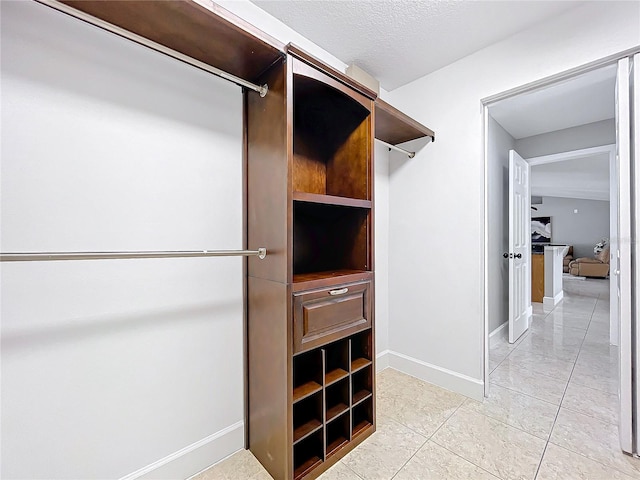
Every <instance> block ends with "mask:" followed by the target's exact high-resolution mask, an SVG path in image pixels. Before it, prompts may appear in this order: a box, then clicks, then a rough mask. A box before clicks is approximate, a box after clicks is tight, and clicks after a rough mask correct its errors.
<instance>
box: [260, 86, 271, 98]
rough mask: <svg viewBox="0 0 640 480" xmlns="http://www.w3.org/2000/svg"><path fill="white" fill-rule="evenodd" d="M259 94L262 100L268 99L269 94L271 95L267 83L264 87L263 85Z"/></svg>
mask: <svg viewBox="0 0 640 480" xmlns="http://www.w3.org/2000/svg"><path fill="white" fill-rule="evenodd" d="M258 93H260V97H261V98H264V97H266V96H267V93H269V85H267V84H266V83H265V84H264V85H261V86H260V89H259V90H258Z"/></svg>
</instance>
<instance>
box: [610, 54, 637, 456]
mask: <svg viewBox="0 0 640 480" xmlns="http://www.w3.org/2000/svg"><path fill="white" fill-rule="evenodd" d="M630 69H631V65H630V62H629V59H628V58H623V59H622V60H620V61H619V62H618V76H617V79H616V150H617V152H616V163H617V171H618V245H617V247H618V251H617V252H616V255H615V256H614V259H616V260H617V261H616V262H615V264H614V268H615V270H614V271H613V274H614V275H617V276H618V291H617V298H616V299H613V298H612V299H610V300H611V301H612V302H613V301H616V300H617V302H618V315H619V316H620V323H619V326H620V333H619V343H618V345H619V347H620V357H619V362H618V367H619V374H620V383H619V385H618V398H619V402H620V424H619V433H620V446H621V447H622V450H624V451H625V452H628V453H633V422H634V418H633V417H634V412H633V387H634V385H633V377H632V363H631V362H632V348H633V345H632V336H631V248H632V244H631V122H630V83H629V74H630Z"/></svg>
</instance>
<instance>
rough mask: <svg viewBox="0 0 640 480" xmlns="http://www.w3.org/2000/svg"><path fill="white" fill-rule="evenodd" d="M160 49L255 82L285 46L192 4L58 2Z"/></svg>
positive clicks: (227, 15) (178, 0)
mask: <svg viewBox="0 0 640 480" xmlns="http://www.w3.org/2000/svg"><path fill="white" fill-rule="evenodd" d="M60 3H63V4H65V5H68V6H69V7H72V8H73V9H75V10H79V11H80V12H83V13H86V14H88V15H90V16H92V17H95V18H97V19H99V20H102V21H104V22H107V23H109V24H111V25H115V26H116V27H119V28H121V29H124V30H126V31H128V32H132V33H134V34H136V35H139V36H141V37H143V38H145V39H147V40H151V41H153V42H155V43H157V44H160V45H162V46H163V47H167V48H170V49H171V50H174V51H176V52H179V53H181V54H183V55H186V56H188V57H191V58H194V59H196V60H199V61H200V62H203V63H206V64H207V65H211V66H213V67H216V68H219V69H220V70H224V71H225V72H228V73H231V74H232V75H235V76H237V77H240V78H243V79H245V80H249V81H255V80H256V79H257V78H258V77H259V76H260V74H262V73H263V72H264V71H265V70H266V69H267V68H268V67H269V66H271V65H273V64H274V63H275V62H276V61H277V60H279V59H281V58H284V44H282V43H280V42H279V41H277V40H275V39H274V38H271V37H270V36H269V35H267V34H266V33H264V32H262V31H260V30H259V29H257V28H255V27H254V26H253V25H251V24H249V23H247V22H245V21H244V20H242V19H240V18H238V17H236V16H235V15H233V14H232V13H231V12H229V11H227V10H225V9H224V8H222V7H220V6H218V5H216V4H215V3H213V2H211V3H209V4H208V5H209V6H208V7H204V6H203V5H200V4H199V3H196V2H195V1H191V0H162V1H148V0H122V1H114V0H112V1H101V0H61V2H60Z"/></svg>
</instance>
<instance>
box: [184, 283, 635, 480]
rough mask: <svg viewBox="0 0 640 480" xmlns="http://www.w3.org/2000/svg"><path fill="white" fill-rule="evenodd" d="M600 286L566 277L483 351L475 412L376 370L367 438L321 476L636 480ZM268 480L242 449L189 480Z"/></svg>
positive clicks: (446, 395)
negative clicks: (546, 301) (512, 330)
mask: <svg viewBox="0 0 640 480" xmlns="http://www.w3.org/2000/svg"><path fill="white" fill-rule="evenodd" d="M608 288H609V282H608V281H605V280H583V281H580V280H573V279H569V280H567V281H565V298H564V300H563V301H562V302H561V303H560V304H559V305H558V306H557V307H556V308H555V309H553V310H552V311H551V312H544V311H543V310H542V305H541V304H534V305H535V307H534V312H535V314H534V318H533V324H532V327H531V328H530V330H529V332H528V333H527V334H526V335H524V336H523V337H522V338H521V339H520V340H519V341H518V342H517V343H516V344H515V345H509V344H508V343H507V342H506V340H500V341H498V342H496V343H495V344H494V345H493V348H492V349H491V358H490V362H491V369H492V373H491V393H490V398H488V399H486V400H485V401H484V403H480V402H476V401H474V400H471V399H468V398H465V397H463V396H461V395H458V394H456V393H452V392H449V391H447V390H444V389H441V388H438V387H435V386H433V385H430V384H428V383H425V382H422V381H420V380H418V379H416V378H413V377H410V376H408V375H405V374H403V373H400V372H398V371H396V370H393V369H386V370H384V371H382V372H381V373H379V374H378V376H377V381H378V396H377V399H378V403H377V409H378V412H377V418H378V430H377V432H376V433H375V434H374V435H373V436H372V437H371V438H369V439H368V440H367V441H365V442H364V443H363V444H362V445H361V446H360V447H358V448H357V449H356V450H355V451H353V452H352V453H350V454H349V455H347V456H346V457H345V458H344V459H343V460H341V461H340V462H339V463H338V464H337V465H336V466H335V467H333V468H332V469H330V470H329V471H328V472H326V473H325V474H324V475H322V476H321V477H320V478H321V479H322V480H360V479H363V480H374V479H380V480H382V479H384V480H388V479H395V480H436V479H443V480H444V479H447V480H454V479H474V480H476V479H478V480H480V479H493V480H496V479H502V480H511V479H536V480H550V479H558V480H560V479H561V480H568V479H587V480H602V479H630V478H640V460H638V459H634V458H632V457H629V456H627V455H624V454H623V453H622V452H621V451H620V448H619V444H618V432H617V426H616V423H617V394H616V391H617V385H616V384H617V364H616V362H617V360H616V358H617V349H616V348H615V347H610V346H609V340H608V339H609V293H608V292H609V290H608ZM269 478H271V477H270V476H269V475H268V474H267V473H266V471H265V470H264V469H263V468H262V466H261V465H260V464H259V463H258V462H257V461H256V460H255V458H254V457H253V456H252V455H251V453H250V452H249V451H240V452H238V453H236V454H235V455H233V456H231V457H229V458H228V459H227V460H225V461H223V462H221V463H219V464H217V465H216V466H214V467H212V468H210V469H208V470H206V471H205V472H202V473H201V474H199V475H197V476H195V477H193V479H194V480H195V479H197V480H223V479H226V480H240V479H243V480H244V479H252V480H267V479H269Z"/></svg>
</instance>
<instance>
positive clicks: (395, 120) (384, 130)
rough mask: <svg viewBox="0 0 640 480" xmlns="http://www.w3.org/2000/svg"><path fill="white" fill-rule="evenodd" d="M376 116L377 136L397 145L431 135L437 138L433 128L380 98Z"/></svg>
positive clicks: (377, 102)
mask: <svg viewBox="0 0 640 480" xmlns="http://www.w3.org/2000/svg"><path fill="white" fill-rule="evenodd" d="M375 118H376V121H375V123H376V138H377V139H378V140H382V141H383V142H387V143H390V144H392V145H397V144H399V143H403V142H408V141H409V140H415V139H417V138H422V137H431V138H432V139H433V141H435V139H436V134H435V133H434V132H433V130H431V129H430V128H427V127H425V126H424V125H422V124H421V123H419V122H416V121H415V120H414V119H413V118H411V117H409V116H408V115H405V114H404V113H402V112H401V111H400V110H398V109H397V108H395V107H393V106H391V105H389V104H388V103H387V102H385V101H384V100H382V99H380V98H376V117H375Z"/></svg>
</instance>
